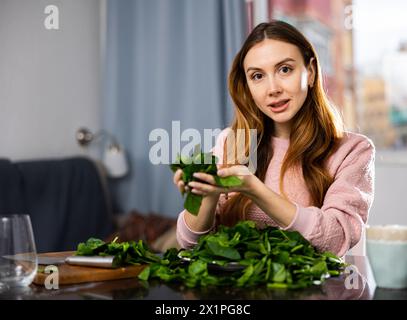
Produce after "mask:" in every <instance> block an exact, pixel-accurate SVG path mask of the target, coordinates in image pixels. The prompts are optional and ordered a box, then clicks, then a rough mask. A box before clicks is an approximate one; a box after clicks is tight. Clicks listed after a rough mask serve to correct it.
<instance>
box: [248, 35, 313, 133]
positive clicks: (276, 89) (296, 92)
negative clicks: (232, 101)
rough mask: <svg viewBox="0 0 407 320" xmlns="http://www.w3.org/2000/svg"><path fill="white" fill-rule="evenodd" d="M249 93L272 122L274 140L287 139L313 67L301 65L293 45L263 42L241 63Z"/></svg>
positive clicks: (310, 80)
mask: <svg viewBox="0 0 407 320" xmlns="http://www.w3.org/2000/svg"><path fill="white" fill-rule="evenodd" d="M243 67H244V70H245V73H246V80H247V84H248V86H249V90H250V93H251V95H252V97H253V100H254V102H255V103H256V105H257V106H258V108H259V109H260V110H261V111H262V112H263V113H264V114H265V115H267V116H268V117H269V118H271V119H272V120H274V123H275V130H276V132H275V134H276V135H277V136H278V137H284V138H288V137H289V136H290V130H291V121H292V119H293V118H294V116H295V115H296V114H297V112H298V111H299V110H300V109H301V107H302V105H303V103H304V101H305V98H306V97H307V92H308V85H312V84H313V83H314V77H315V71H314V66H313V63H311V64H310V66H309V67H306V66H305V65H304V61H303V58H302V55H301V53H300V51H299V49H298V47H296V46H295V45H293V44H290V43H287V42H283V41H279V40H272V39H265V40H264V41H262V42H260V43H258V44H256V45H254V46H253V47H252V48H251V49H250V50H249V51H248V52H247V54H246V57H245V59H244V61H243Z"/></svg>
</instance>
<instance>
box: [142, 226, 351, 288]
mask: <svg viewBox="0 0 407 320" xmlns="http://www.w3.org/2000/svg"><path fill="white" fill-rule="evenodd" d="M180 257H181V258H182V259H181V261H182V260H183V259H185V258H187V259H188V260H189V261H190V262H189V263H188V264H183V263H181V262H180ZM164 259H166V260H167V261H168V264H165V265H164V264H159V263H153V264H150V265H149V266H148V267H146V268H145V269H144V270H143V272H142V273H141V274H140V275H139V278H140V279H143V280H148V279H151V278H159V279H161V280H164V281H178V282H182V283H184V284H185V285H186V286H188V287H197V286H207V285H214V286H237V287H245V286H255V285H267V287H269V288H289V289H295V288H305V287H308V286H310V285H313V284H321V283H322V282H324V281H325V279H326V278H328V277H330V276H336V275H339V274H340V272H341V270H342V269H343V267H344V266H345V264H344V263H343V261H342V260H341V259H340V258H338V257H337V256H335V255H334V254H332V253H330V252H324V253H318V252H317V251H316V250H315V249H314V248H313V247H312V245H311V244H310V243H309V242H308V241H307V240H306V239H304V238H303V237H302V236H301V234H300V233H298V232H296V231H283V230H280V229H278V228H275V227H267V228H265V229H262V230H258V229H256V228H255V224H254V222H252V221H244V222H240V223H238V224H236V225H235V226H234V227H225V226H220V227H219V230H218V232H216V233H214V234H208V235H205V236H202V237H201V238H200V239H199V241H198V244H197V246H196V247H194V248H193V249H191V250H181V251H180V252H179V253H178V254H177V252H176V251H174V250H171V251H167V252H166V254H164ZM230 263H239V264H240V265H241V266H243V268H242V269H241V270H236V271H232V272H231V271H227V272H219V270H217V271H214V269H213V266H214V265H218V266H224V267H227V266H228V265H229V264H230Z"/></svg>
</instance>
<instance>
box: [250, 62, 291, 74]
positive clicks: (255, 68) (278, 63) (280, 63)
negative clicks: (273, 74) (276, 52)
mask: <svg viewBox="0 0 407 320" xmlns="http://www.w3.org/2000/svg"><path fill="white" fill-rule="evenodd" d="M286 62H295V59H293V58H285V59H283V60H281V61H280V62H277V63H276V64H275V67H278V66H279V65H282V64H283V63H286ZM251 70H255V71H258V70H262V69H261V68H257V67H249V68H247V70H246V73H247V72H249V71H251Z"/></svg>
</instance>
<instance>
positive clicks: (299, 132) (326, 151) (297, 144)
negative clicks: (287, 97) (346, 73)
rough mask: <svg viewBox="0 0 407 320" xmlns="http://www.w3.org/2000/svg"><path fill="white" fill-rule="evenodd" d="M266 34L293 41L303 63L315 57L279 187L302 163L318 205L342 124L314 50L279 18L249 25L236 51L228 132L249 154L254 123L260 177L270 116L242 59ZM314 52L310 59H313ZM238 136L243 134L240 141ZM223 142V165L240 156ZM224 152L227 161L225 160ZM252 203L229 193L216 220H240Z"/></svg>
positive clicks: (268, 152) (268, 149)
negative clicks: (251, 85) (254, 94)
mask: <svg viewBox="0 0 407 320" xmlns="http://www.w3.org/2000/svg"><path fill="white" fill-rule="evenodd" d="M265 39H274V40H279V41H284V42H287V43H290V44H293V45H295V46H297V47H298V49H299V50H300V52H301V55H302V57H303V59H304V64H305V66H309V64H310V63H312V62H313V61H314V63H315V65H314V66H315V78H314V79H315V80H314V83H313V86H311V87H310V88H308V94H307V97H306V99H305V101H304V104H303V106H302V107H301V109H300V110H299V111H298V112H297V114H296V115H295V117H294V118H293V124H292V127H291V133H290V145H289V147H288V150H287V153H286V155H285V157H284V160H283V164H282V167H281V173H280V190H281V192H282V195H283V196H284V197H285V198H287V196H286V194H285V192H284V188H283V178H284V175H285V174H286V173H287V171H288V170H290V169H294V168H296V167H297V168H301V169H302V175H303V177H304V180H305V183H306V185H307V187H308V190H309V193H310V196H311V201H312V205H314V206H317V207H321V206H322V204H323V200H324V197H325V194H326V192H327V190H328V188H329V186H330V185H331V184H332V182H333V178H332V177H331V176H330V174H329V172H328V170H327V168H326V167H325V163H326V160H327V158H328V157H329V156H330V155H331V154H332V153H333V151H334V150H335V148H336V147H337V145H338V141H339V140H340V139H341V138H342V136H343V124H342V119H341V117H340V116H339V114H338V113H337V111H336V109H335V108H334V106H333V105H332V104H331V102H330V101H329V100H328V97H327V96H326V94H325V92H324V89H323V83H322V76H321V71H320V65H319V62H318V56H317V54H316V51H315V49H314V48H313V46H312V44H311V43H310V42H309V41H308V40H307V39H306V38H305V36H304V35H303V34H302V33H301V32H299V31H298V30H297V29H296V28H295V27H294V26H292V25H290V24H288V23H286V22H283V21H278V20H273V21H271V22H268V23H261V24H259V25H258V26H256V28H254V29H253V31H252V32H251V33H250V35H249V36H248V37H247V39H246V41H245V42H244V44H243V46H242V48H241V49H240V51H239V52H238V53H237V55H236V57H235V59H234V61H233V64H232V68H231V71H230V73H229V79H228V86H229V92H230V95H231V97H232V100H233V102H234V106H235V113H234V119H233V121H232V124H231V126H230V127H231V129H232V130H231V133H233V134H234V135H235V137H236V145H239V144H240V145H241V143H243V145H244V146H245V147H244V150H245V156H246V157H248V156H249V150H250V146H249V145H250V143H251V141H250V134H249V131H250V129H253V128H256V129H257V149H256V151H257V168H256V171H255V173H254V174H255V175H256V176H257V177H258V178H259V179H260V180H261V181H263V182H264V180H265V176H266V172H267V169H268V166H269V163H270V160H271V158H272V157H273V148H272V144H271V140H272V135H273V132H274V122H273V120H272V119H270V118H269V117H267V116H266V115H265V114H264V113H263V112H262V111H261V110H260V109H259V108H258V107H257V106H256V104H255V102H254V100H253V98H252V95H251V93H250V90H249V87H248V84H247V81H246V76H245V71H244V67H243V62H244V59H245V57H246V54H247V53H248V51H249V50H250V49H251V48H252V47H253V46H254V45H256V44H257V43H260V42H262V41H263V40H265ZM312 58H314V59H313V60H312ZM238 129H240V130H239V131H240V132H242V129H243V132H244V135H243V137H242V135H239V134H238V133H237V130H238ZM239 139H240V141H239ZM242 139H244V141H243V142H242V141H241V140H242ZM227 145H228V143H225V145H224V156H223V163H224V166H228V164H229V165H230V163H231V162H230V160H229V159H234V162H233V161H232V163H234V164H237V163H241V162H238V161H239V160H238V157H239V156H238V155H237V154H236V145H235V148H234V149H233V150H232V153H231V151H230V148H227ZM227 149H228V150H227ZM227 151H229V153H228V152H227ZM230 156H232V158H229V157H230ZM227 157H228V161H226V158H227ZM227 163H228V164H227ZM251 204H252V201H251V200H250V199H249V198H248V197H246V196H244V195H243V194H241V193H237V194H235V195H234V196H231V197H230V198H229V199H228V200H227V201H226V202H225V204H224V205H223V207H222V212H221V214H220V215H219V217H218V219H219V220H218V223H220V224H224V225H229V226H231V225H234V224H235V223H236V222H237V221H239V220H244V219H246V214H247V211H248V209H249V208H250V205H251Z"/></svg>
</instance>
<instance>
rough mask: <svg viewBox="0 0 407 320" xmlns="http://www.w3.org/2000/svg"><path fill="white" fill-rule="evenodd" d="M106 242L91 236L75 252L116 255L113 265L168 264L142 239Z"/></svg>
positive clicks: (93, 254) (85, 254) (79, 254)
mask: <svg viewBox="0 0 407 320" xmlns="http://www.w3.org/2000/svg"><path fill="white" fill-rule="evenodd" d="M117 239H118V238H117V237H116V238H115V239H114V240H113V241H112V242H104V241H103V240H100V239H97V238H89V239H88V240H87V241H86V242H81V243H79V244H78V247H77V250H76V252H75V254H76V255H78V256H114V259H113V267H120V266H126V265H139V264H143V263H145V264H149V263H160V264H166V263H168V261H165V260H164V259H162V258H161V257H159V256H158V255H156V254H155V253H153V252H152V251H151V250H150V249H149V248H148V246H147V245H146V243H145V242H143V241H142V240H138V241H130V242H117Z"/></svg>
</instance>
